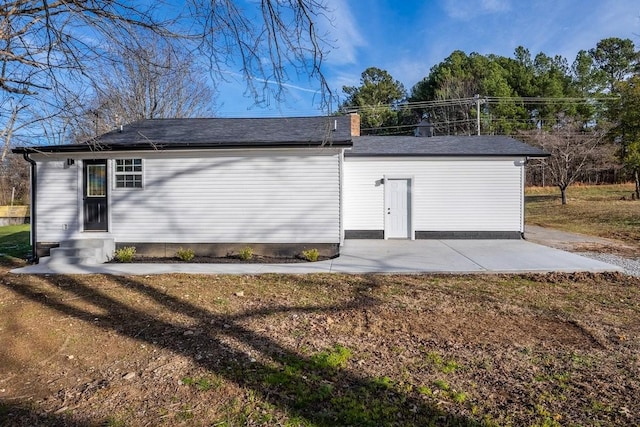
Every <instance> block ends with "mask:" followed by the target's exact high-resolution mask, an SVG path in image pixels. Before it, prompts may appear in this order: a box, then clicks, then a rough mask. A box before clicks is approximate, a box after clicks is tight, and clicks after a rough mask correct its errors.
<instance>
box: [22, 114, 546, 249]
mask: <svg viewBox="0 0 640 427" xmlns="http://www.w3.org/2000/svg"><path fill="white" fill-rule="evenodd" d="M359 125H360V123H359V117H358V116H357V115H351V116H338V117H303V118H261V119H160V120H145V121H141V122H137V123H134V124H131V125H127V126H124V127H122V128H121V129H119V130H115V131H112V132H109V133H107V134H104V135H101V136H99V137H98V138H95V139H94V140H90V141H87V142H86V143H83V144H69V145H57V146H33V147H20V148H17V149H15V150H14V152H15V153H19V154H22V155H23V156H24V157H25V159H26V160H27V161H29V162H30V163H31V165H32V167H31V171H32V199H31V200H32V243H33V246H34V248H35V249H34V258H35V259H36V260H37V257H38V256H43V255H47V254H48V253H49V252H50V249H51V248H55V247H57V246H59V245H64V242H68V241H78V240H79V241H83V240H87V241H88V240H90V239H95V238H104V239H109V240H111V241H113V242H114V244H115V246H117V247H122V246H135V247H136V249H137V252H138V253H141V254H146V255H152V256H172V255H173V254H175V252H176V250H177V249H178V248H179V247H184V248H191V249H193V250H194V251H195V252H196V253H198V254H202V255H225V254H227V253H229V252H233V251H234V250H237V249H238V248H241V247H246V246H250V247H251V248H252V249H254V251H256V252H257V253H260V252H264V253H267V252H268V253H275V254H279V255H291V254H294V253H298V252H299V251H300V250H302V249H305V248H317V249H319V250H320V252H321V253H323V254H325V255H337V254H338V253H339V247H340V244H341V243H342V242H343V239H344V238H401V239H414V238H441V237H454V238H455V237H494V238H495V237H500V238H505V237H520V236H521V233H522V232H523V194H524V193H523V187H524V165H525V163H526V159H527V158H528V157H533V156H535V157H539V156H544V155H545V153H543V152H542V151H540V150H538V149H535V148H533V147H530V146H528V145H526V144H523V143H521V142H519V141H516V140H514V139H512V138H507V137H433V138H417V137H409V136H407V137H377V136H362V137H360V136H358V135H359Z"/></svg>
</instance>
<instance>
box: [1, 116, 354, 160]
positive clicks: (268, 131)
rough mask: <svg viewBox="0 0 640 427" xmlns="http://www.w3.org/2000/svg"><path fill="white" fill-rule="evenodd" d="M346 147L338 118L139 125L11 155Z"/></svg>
mask: <svg viewBox="0 0 640 427" xmlns="http://www.w3.org/2000/svg"><path fill="white" fill-rule="evenodd" d="M322 145H333V146H347V147H348V146H351V119H350V117H349V116H340V117H287V118H232V119H225V118H212V119H155V120H142V121H139V122H136V123H132V124H130V125H126V126H124V127H123V129H122V131H119V130H114V131H111V132H108V133H105V134H103V135H100V136H99V137H97V138H95V139H92V140H90V141H87V142H86V143H82V144H68V145H53V146H38V147H22V148H19V149H16V150H14V151H15V152H19V153H20V152H35V151H38V152H79V151H97V150H100V151H121V150H177V149H199V148H204V149H209V148H274V147H318V146H322Z"/></svg>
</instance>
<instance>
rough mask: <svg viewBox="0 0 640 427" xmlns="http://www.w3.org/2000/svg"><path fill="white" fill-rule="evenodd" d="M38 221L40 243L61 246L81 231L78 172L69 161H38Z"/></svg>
mask: <svg viewBox="0 0 640 427" xmlns="http://www.w3.org/2000/svg"><path fill="white" fill-rule="evenodd" d="M37 164H38V182H37V190H38V200H37V204H36V206H37V208H36V209H37V212H36V218H37V221H38V229H37V235H38V241H39V242H59V241H60V240H64V239H65V238H70V237H72V236H73V235H74V234H75V233H77V231H78V230H79V222H78V221H79V217H78V204H79V200H78V199H79V197H78V185H82V184H81V182H80V184H79V183H78V177H79V175H78V169H77V167H75V166H72V167H65V159H62V158H44V160H38V163H37Z"/></svg>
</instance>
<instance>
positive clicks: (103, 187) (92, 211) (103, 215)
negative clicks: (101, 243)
mask: <svg viewBox="0 0 640 427" xmlns="http://www.w3.org/2000/svg"><path fill="white" fill-rule="evenodd" d="M83 165H84V167H83V176H84V185H83V187H84V203H83V205H84V230H85V231H108V229H107V228H108V227H107V220H108V216H107V213H108V212H107V161H106V160H105V159H101V160H84V161H83Z"/></svg>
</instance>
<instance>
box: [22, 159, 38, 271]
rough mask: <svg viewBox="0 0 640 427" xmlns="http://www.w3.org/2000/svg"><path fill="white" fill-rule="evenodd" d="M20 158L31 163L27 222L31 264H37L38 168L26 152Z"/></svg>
mask: <svg viewBox="0 0 640 427" xmlns="http://www.w3.org/2000/svg"><path fill="white" fill-rule="evenodd" d="M22 157H24V159H25V160H26V161H27V162H29V163H31V218H30V220H29V222H30V226H31V262H32V263H33V264H37V263H38V262H39V261H40V259H39V258H38V248H37V244H38V234H37V232H38V225H37V224H38V218H37V212H38V210H37V197H36V196H37V194H38V191H37V190H38V168H37V165H36V162H35V161H34V160H33V159H32V158H31V157H29V153H28V152H26V151H25V152H24V153H22Z"/></svg>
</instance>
